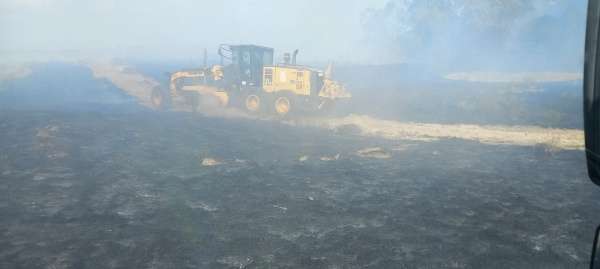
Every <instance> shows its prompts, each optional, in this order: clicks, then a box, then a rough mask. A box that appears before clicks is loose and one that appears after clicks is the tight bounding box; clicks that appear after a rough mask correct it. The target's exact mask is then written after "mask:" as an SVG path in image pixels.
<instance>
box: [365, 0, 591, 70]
mask: <svg viewBox="0 0 600 269" xmlns="http://www.w3.org/2000/svg"><path fill="white" fill-rule="evenodd" d="M586 7H587V1H583V0H575V1H573V0H502V1H500V0H489V1H481V0H420V1H413V0H389V1H388V2H387V3H386V4H385V6H384V7H382V8H379V9H370V10H368V11H366V12H365V14H364V18H363V20H364V21H363V23H364V27H365V28H366V30H367V31H366V32H367V40H368V44H369V46H370V48H371V49H378V50H380V51H379V52H378V53H377V55H379V57H381V58H389V57H395V58H396V60H399V61H406V62H417V63H425V64H431V65H434V66H440V67H450V66H452V67H459V68H463V69H465V68H466V69H469V68H473V69H494V70H503V69H511V70H515V69H516V68H517V69H526V70H538V69H542V70H549V69H550V70H569V71H577V70H580V69H581V65H582V63H583V57H582V56H583V44H584V36H585V18H586Z"/></svg>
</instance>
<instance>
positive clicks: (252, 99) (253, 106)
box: [245, 94, 260, 113]
mask: <svg viewBox="0 0 600 269" xmlns="http://www.w3.org/2000/svg"><path fill="white" fill-rule="evenodd" d="M245 105H246V110H248V111H250V112H253V113H256V112H258V111H259V110H260V97H258V95H255V94H249V95H248V96H247V97H246V101H245Z"/></svg>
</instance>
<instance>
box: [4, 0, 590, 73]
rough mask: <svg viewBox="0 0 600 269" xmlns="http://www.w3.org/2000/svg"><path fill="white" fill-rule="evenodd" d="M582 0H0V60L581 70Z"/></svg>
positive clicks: (582, 37)
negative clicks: (250, 55) (222, 49)
mask: <svg viewBox="0 0 600 269" xmlns="http://www.w3.org/2000/svg"><path fill="white" fill-rule="evenodd" d="M586 3H587V1H586V0H502V1H498V0H488V1H485V0H369V1H366V0H362V1H361V0H329V1H326V0H302V1H287V0H261V1H259V0H247V1H234V0H211V1H193V0H173V1H149V0H130V1H123V0H121V1H118V0H97V1H93V0H0V41H1V42H0V57H2V56H3V55H2V54H4V55H7V54H15V53H16V52H23V51H27V52H31V51H42V52H40V54H43V53H46V54H52V53H56V52H57V51H62V53H65V51H67V53H72V54H76V55H77V56H81V55H85V56H101V57H119V58H138V59H148V60H156V59H163V60H173V59H190V58H191V59H194V60H193V61H192V62H199V61H200V60H199V59H200V58H201V57H202V51H203V48H205V47H206V48H208V50H209V56H213V57H216V48H217V45H218V44H221V43H228V44H239V43H252V44H259V45H264V46H270V47H273V48H275V50H276V59H279V58H280V56H281V54H282V53H283V52H284V51H292V50H294V49H295V48H298V49H300V54H299V63H306V62H321V63H322V62H327V61H329V60H334V61H337V62H354V63H356V62H358V63H393V62H404V61H406V62H417V63H424V64H428V65H442V66H445V67H448V66H449V67H461V68H475V69H477V68H483V69H506V68H508V69H510V68H515V67H519V68H524V69H548V70H574V69H580V66H582V63H583V40H584V33H585V31H584V30H585V10H586Z"/></svg>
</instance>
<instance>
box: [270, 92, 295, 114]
mask: <svg viewBox="0 0 600 269" xmlns="http://www.w3.org/2000/svg"><path fill="white" fill-rule="evenodd" d="M274 105H275V112H276V113H277V115H279V116H281V117H284V116H285V115H288V113H290V111H291V110H292V102H291V101H290V99H289V98H287V97H285V96H280V97H277V98H276V99H275V104H274Z"/></svg>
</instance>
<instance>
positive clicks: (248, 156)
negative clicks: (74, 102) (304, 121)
mask: <svg viewBox="0 0 600 269" xmlns="http://www.w3.org/2000/svg"><path fill="white" fill-rule="evenodd" d="M0 141H1V143H0V177H1V179H2V184H0V215H1V216H2V217H1V218H0V242H1V243H0V265H1V266H0V267H3V268H483V267H485V268H565V267H580V268H583V267H584V266H586V263H587V260H588V254H589V246H590V242H591V241H590V239H591V236H592V233H593V229H594V225H595V224H596V222H597V221H598V218H597V214H595V212H598V209H600V200H599V199H598V197H599V195H600V192H599V191H598V190H597V189H596V188H595V187H594V186H593V185H592V184H591V183H589V182H588V179H587V178H586V174H585V163H584V160H585V159H584V154H583V152H582V151H573V150H563V151H548V150H546V149H545V148H544V147H523V146H510V145H485V144H480V143H477V142H469V141H463V140H439V141H431V142H415V141H401V140H400V141H390V140H381V139H377V138H365V137H359V136H353V135H351V134H340V133H335V132H330V131H326V130H323V129H316V128H307V127H303V128H299V127H293V126H288V125H284V124H281V123H278V122H273V121H250V120H242V119H214V118H205V117H202V116H199V115H194V114H190V113H155V112H149V111H145V112H123V113H118V112H116V113H100V112H81V113H70V112H60V111H56V112H52V113H50V112H32V111H30V112H23V111H3V113H0ZM369 147H379V148H380V149H381V150H382V151H385V152H386V153H387V155H383V156H384V158H377V157H381V156H380V155H373V156H369V155H367V156H364V155H357V151H359V150H361V149H364V148H369ZM338 154H339V155H338ZM370 157H375V158H370ZM386 157H389V158H386ZM206 158H212V159H214V160H215V162H214V163H213V162H208V163H207V162H204V164H205V165H203V160H204V159H206ZM206 164H210V165H206Z"/></svg>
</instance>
